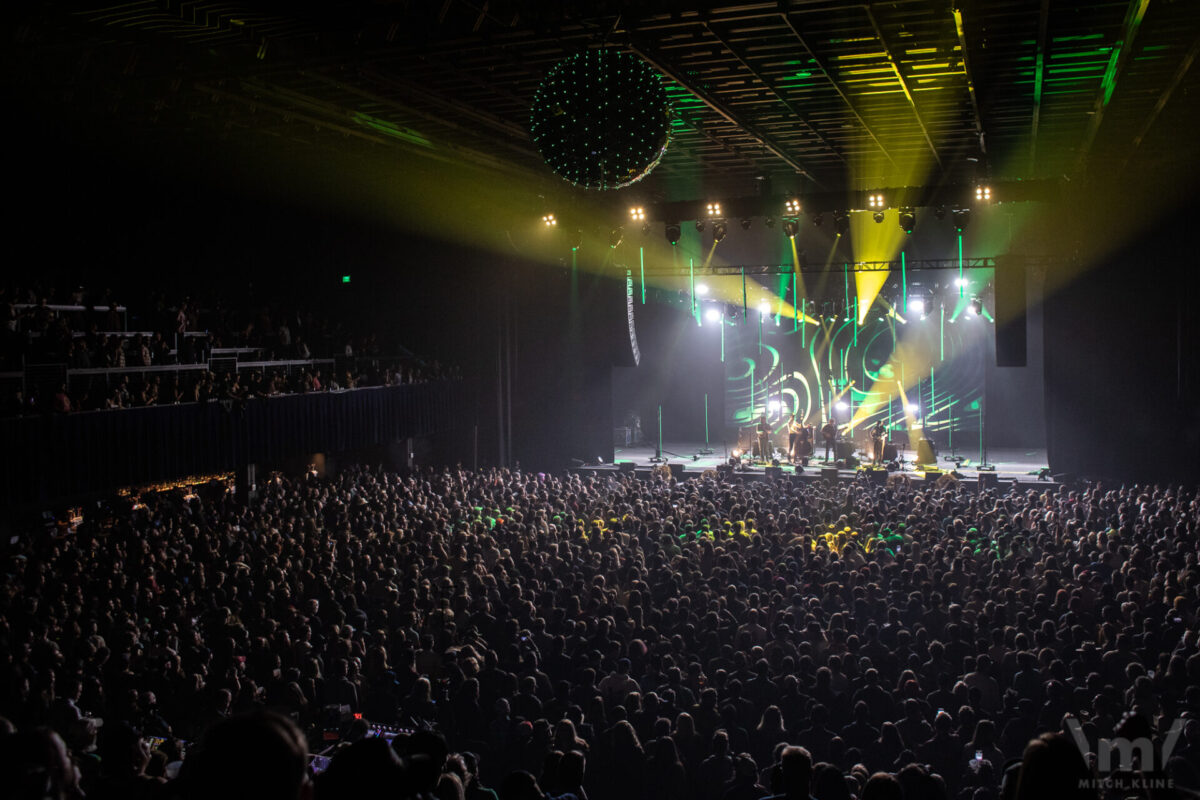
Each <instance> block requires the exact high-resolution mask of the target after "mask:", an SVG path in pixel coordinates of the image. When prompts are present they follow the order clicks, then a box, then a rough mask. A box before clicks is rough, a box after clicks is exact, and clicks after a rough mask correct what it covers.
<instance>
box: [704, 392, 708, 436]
mask: <svg viewBox="0 0 1200 800" xmlns="http://www.w3.org/2000/svg"><path fill="white" fill-rule="evenodd" d="M704 446H705V447H708V392H705V393H704Z"/></svg>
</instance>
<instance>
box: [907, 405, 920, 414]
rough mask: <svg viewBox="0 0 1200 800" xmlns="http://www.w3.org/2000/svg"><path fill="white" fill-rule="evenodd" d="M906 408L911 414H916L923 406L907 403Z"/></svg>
mask: <svg viewBox="0 0 1200 800" xmlns="http://www.w3.org/2000/svg"><path fill="white" fill-rule="evenodd" d="M904 410H905V411H907V412H908V413H910V414H916V413H917V412H918V411H920V410H921V407H920V406H919V405H917V404H916V403H909V404H908V405H906V406H905V407H904Z"/></svg>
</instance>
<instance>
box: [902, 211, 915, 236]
mask: <svg viewBox="0 0 1200 800" xmlns="http://www.w3.org/2000/svg"><path fill="white" fill-rule="evenodd" d="M899 221H900V230H902V231H904V232H905V233H912V232H913V228H915V227H917V215H916V214H915V213H913V210H912V209H911V208H902V209H900V218H899Z"/></svg>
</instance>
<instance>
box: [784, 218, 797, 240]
mask: <svg viewBox="0 0 1200 800" xmlns="http://www.w3.org/2000/svg"><path fill="white" fill-rule="evenodd" d="M783 232H784V234H785V235H786V236H787V237H788V238H789V239H795V238H796V234H797V233H799V232H800V223H799V222H797V221H796V220H794V219H785V220H784V221H783Z"/></svg>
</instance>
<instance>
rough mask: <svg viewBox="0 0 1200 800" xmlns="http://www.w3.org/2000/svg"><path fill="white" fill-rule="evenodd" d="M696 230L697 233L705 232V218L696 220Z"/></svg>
mask: <svg viewBox="0 0 1200 800" xmlns="http://www.w3.org/2000/svg"><path fill="white" fill-rule="evenodd" d="M696 232H697V233H703V232H704V220H702V219H698V220H696Z"/></svg>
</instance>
